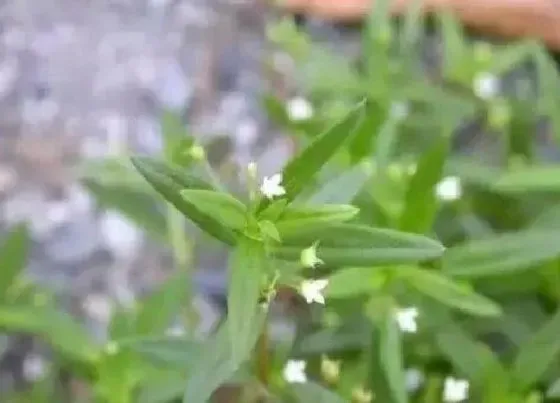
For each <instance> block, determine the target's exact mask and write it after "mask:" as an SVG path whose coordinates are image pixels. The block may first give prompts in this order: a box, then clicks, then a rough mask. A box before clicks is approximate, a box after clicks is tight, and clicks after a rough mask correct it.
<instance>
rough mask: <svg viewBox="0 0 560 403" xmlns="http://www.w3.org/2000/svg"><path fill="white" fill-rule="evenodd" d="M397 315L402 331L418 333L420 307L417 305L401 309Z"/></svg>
mask: <svg viewBox="0 0 560 403" xmlns="http://www.w3.org/2000/svg"><path fill="white" fill-rule="evenodd" d="M395 317H396V320H397V324H398V325H399V327H400V329H401V331H403V332H405V333H416V332H417V331H418V325H417V323H416V318H417V317H418V309H416V308H415V307H411V308H404V309H399V310H398V311H397V313H396V316H395Z"/></svg>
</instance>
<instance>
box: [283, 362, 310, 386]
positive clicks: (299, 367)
mask: <svg viewBox="0 0 560 403" xmlns="http://www.w3.org/2000/svg"><path fill="white" fill-rule="evenodd" d="M305 365H306V363H305V361H301V360H288V362H287V363H286V366H285V367H284V371H283V375H284V379H285V380H286V382H288V383H305V382H307V375H305Z"/></svg>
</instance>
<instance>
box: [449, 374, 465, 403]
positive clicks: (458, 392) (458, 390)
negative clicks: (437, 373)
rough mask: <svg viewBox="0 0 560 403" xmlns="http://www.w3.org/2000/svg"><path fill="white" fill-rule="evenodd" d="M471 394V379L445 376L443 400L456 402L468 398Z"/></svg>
mask: <svg viewBox="0 0 560 403" xmlns="http://www.w3.org/2000/svg"><path fill="white" fill-rule="evenodd" d="M468 396H469V381H467V380H464V379H455V378H452V377H448V378H445V383H444V386H443V400H445V401H446V402H450V403H454V402H461V401H463V400H466V399H467V397H468Z"/></svg>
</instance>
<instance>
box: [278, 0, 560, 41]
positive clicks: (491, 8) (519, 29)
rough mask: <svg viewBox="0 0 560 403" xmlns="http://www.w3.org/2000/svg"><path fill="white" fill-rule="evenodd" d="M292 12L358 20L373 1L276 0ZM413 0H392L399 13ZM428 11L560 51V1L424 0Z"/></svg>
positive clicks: (343, 19)
mask: <svg viewBox="0 0 560 403" xmlns="http://www.w3.org/2000/svg"><path fill="white" fill-rule="evenodd" d="M277 1H278V3H279V4H281V6H282V7H284V8H286V9H287V10H289V11H292V12H298V13H302V14H307V15H313V16H316V17H320V18H324V19H328V20H333V21H337V22H356V21H360V20H362V19H363V18H364V16H365V15H366V14H367V13H368V11H369V9H370V7H371V4H372V0H277ZM412 1H413V0H393V3H392V5H391V12H392V13H393V14H394V15H400V14H402V13H403V12H404V10H406V7H407V6H408V5H409V4H411V3H412ZM423 10H424V12H425V13H433V12H437V11H442V10H449V11H451V12H453V13H454V14H455V15H456V16H457V17H458V19H459V20H460V21H462V23H463V24H465V25H466V26H468V27H469V28H472V29H474V30H476V31H479V32H481V33H484V34H487V35H495V36H500V37H504V38H537V39H540V40H542V41H543V42H544V43H545V44H546V45H547V46H549V47H550V48H551V49H555V50H560V0H424V6H423Z"/></svg>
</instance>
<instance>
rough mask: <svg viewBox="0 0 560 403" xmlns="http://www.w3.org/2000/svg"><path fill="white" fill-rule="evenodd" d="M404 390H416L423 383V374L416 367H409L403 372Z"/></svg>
mask: <svg viewBox="0 0 560 403" xmlns="http://www.w3.org/2000/svg"><path fill="white" fill-rule="evenodd" d="M404 379H405V385H406V390H407V391H408V392H416V391H417V390H418V389H420V387H421V386H422V384H423V383H424V379H425V376H424V374H423V373H422V372H420V371H419V370H418V369H416V368H409V369H407V370H406V371H405V373H404Z"/></svg>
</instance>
